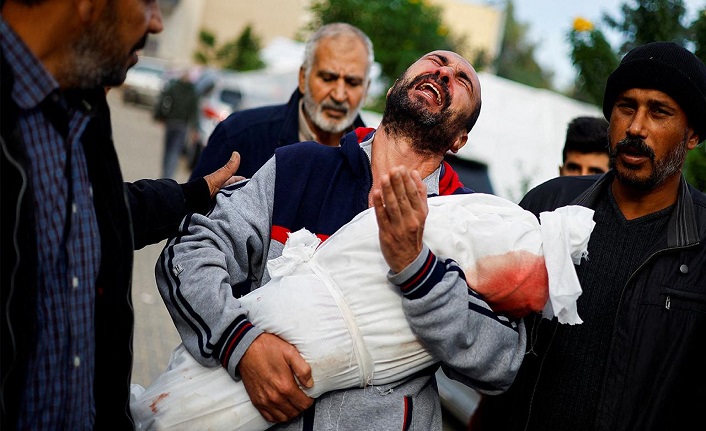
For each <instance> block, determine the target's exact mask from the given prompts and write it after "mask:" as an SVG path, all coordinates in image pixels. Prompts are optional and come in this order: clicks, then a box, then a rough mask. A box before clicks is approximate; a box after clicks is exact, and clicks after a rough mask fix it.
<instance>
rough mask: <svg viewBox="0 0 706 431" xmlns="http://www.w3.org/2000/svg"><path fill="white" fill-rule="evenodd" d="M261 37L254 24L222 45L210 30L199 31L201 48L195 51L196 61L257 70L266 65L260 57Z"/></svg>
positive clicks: (236, 68) (228, 67)
mask: <svg viewBox="0 0 706 431" xmlns="http://www.w3.org/2000/svg"><path fill="white" fill-rule="evenodd" d="M260 49H261V47H260V38H259V37H258V36H257V35H256V34H255V32H254V31H253V29H252V26H251V25H250V24H248V25H247V26H245V28H244V29H243V31H242V32H241V33H240V35H239V36H238V37H237V38H235V39H233V40H231V41H228V42H226V43H224V44H223V45H221V46H218V44H217V42H216V36H215V35H214V34H213V33H212V32H210V31H208V30H201V31H200V32H199V49H198V50H197V51H196V52H195V53H194V61H196V62H197V63H199V64H204V65H213V66H217V67H222V68H224V69H230V70H240V71H245V70H256V69H261V68H263V67H264V66H265V63H264V62H263V61H262V59H260Z"/></svg>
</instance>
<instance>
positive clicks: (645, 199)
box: [611, 173, 681, 220]
mask: <svg viewBox="0 0 706 431" xmlns="http://www.w3.org/2000/svg"><path fill="white" fill-rule="evenodd" d="M680 181H681V174H680V173H679V174H675V175H672V176H671V177H670V178H668V179H667V180H666V181H664V182H663V183H662V184H660V185H659V186H657V187H655V188H653V189H651V190H642V189H638V188H635V187H632V186H628V185H626V184H624V183H622V182H621V181H620V180H619V179H618V178H615V179H614V180H613V183H612V184H611V191H612V192H613V196H614V197H615V202H616V203H617V204H618V207H619V208H620V211H621V212H622V213H623V216H625V218H626V219H627V220H633V219H636V218H639V217H642V216H645V215H648V214H652V213H655V212H657V211H660V210H663V209H665V208H667V207H669V206H671V205H674V204H675V203H676V201H677V196H678V193H679V184H680Z"/></svg>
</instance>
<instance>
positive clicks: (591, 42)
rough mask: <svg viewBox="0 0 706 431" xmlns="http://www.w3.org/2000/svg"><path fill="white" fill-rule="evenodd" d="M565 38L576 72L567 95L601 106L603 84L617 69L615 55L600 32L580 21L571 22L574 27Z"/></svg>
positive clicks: (589, 23) (586, 22) (580, 19)
mask: <svg viewBox="0 0 706 431" xmlns="http://www.w3.org/2000/svg"><path fill="white" fill-rule="evenodd" d="M568 37H569V42H570V43H571V46H572V50H571V62H572V63H573V64H574V67H575V68H576V70H577V71H578V73H577V76H576V80H575V82H574V88H573V90H572V91H571V93H570V95H571V97H573V98H575V99H578V100H582V101H584V102H588V103H592V104H594V105H597V106H601V105H602V104H603V93H604V92H605V84H606V81H607V80H608V76H609V75H610V73H611V72H612V71H613V70H614V69H615V68H616V67H617V66H618V62H619V60H618V56H617V55H616V54H615V53H614V52H613V48H611V46H610V44H609V43H608V41H607V40H606V38H605V36H604V35H603V33H602V32H601V31H600V30H596V29H595V28H594V27H593V24H592V23H591V22H589V21H587V20H585V19H583V18H576V20H574V27H573V29H572V30H571V31H570V32H569V35H568Z"/></svg>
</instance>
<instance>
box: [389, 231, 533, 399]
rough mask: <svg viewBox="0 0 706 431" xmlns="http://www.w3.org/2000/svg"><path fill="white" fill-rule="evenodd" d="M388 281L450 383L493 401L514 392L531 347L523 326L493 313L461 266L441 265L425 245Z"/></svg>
mask: <svg viewBox="0 0 706 431" xmlns="http://www.w3.org/2000/svg"><path fill="white" fill-rule="evenodd" d="M388 279H389V280H390V281H391V282H392V283H394V284H395V285H397V286H399V287H400V290H401V292H402V295H403V301H402V305H403V307H404V310H405V313H406V316H407V320H408V321H409V324H410V326H411V328H412V330H413V331H414V332H415V333H416V334H417V335H418V336H419V337H420V339H421V341H422V343H423V344H424V346H425V347H426V348H427V349H428V350H429V351H430V353H431V354H432V355H433V356H434V357H435V358H436V359H438V360H439V361H441V365H442V368H443V369H444V371H445V372H446V374H447V375H448V376H449V377H451V378H453V379H455V380H458V381H461V382H462V383H464V384H466V385H468V386H471V387H473V388H475V389H477V390H478V391H481V392H484V393H486V394H491V395H494V394H498V393H502V392H503V391H505V390H507V389H508V388H509V387H510V385H511V384H512V382H513V380H514V379H515V375H516V374H517V371H518V370H519V368H520V364H521V363H522V359H523V358H524V355H525V346H526V344H527V338H526V333H525V328H524V323H523V322H522V320H519V321H511V320H509V319H507V318H505V317H504V316H501V315H498V314H496V313H494V312H493V311H492V310H491V309H490V307H489V306H488V304H486V303H485V301H484V300H483V299H482V298H481V296H480V295H479V294H477V293H476V292H474V291H473V289H471V288H469V286H468V285H467V284H466V280H465V278H464V274H463V271H462V270H461V268H460V267H459V266H458V265H457V264H456V262H454V261H453V260H451V259H448V260H446V261H445V262H443V261H441V260H440V259H438V258H437V257H436V256H435V255H434V254H433V253H432V252H431V250H429V248H428V247H427V246H426V245H425V246H424V248H423V249H422V252H421V253H420V255H419V256H418V257H417V259H416V260H415V261H414V262H412V263H411V264H410V265H409V266H408V267H407V268H405V269H404V270H402V271H401V272H399V273H397V274H394V273H392V272H390V273H388Z"/></svg>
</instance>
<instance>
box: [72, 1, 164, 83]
mask: <svg viewBox="0 0 706 431" xmlns="http://www.w3.org/2000/svg"><path fill="white" fill-rule="evenodd" d="M95 5H96V6H95V9H94V12H93V15H91V16H90V17H86V27H85V28H84V31H83V32H82V34H81V36H80V37H79V39H78V40H77V42H76V43H75V44H74V45H73V47H72V51H71V55H70V59H69V60H68V61H67V65H68V66H67V70H68V71H69V80H70V82H69V85H70V86H77V87H95V86H115V85H120V84H122V83H123V81H124V80H125V74H126V73H127V70H128V69H129V68H130V67H132V66H134V65H135V63H137V51H138V50H140V49H142V48H143V47H144V45H145V42H146V40H147V35H149V34H154V33H159V32H160V31H162V14H161V12H160V10H159V5H158V3H157V0H102V1H97V2H96V3H95Z"/></svg>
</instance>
